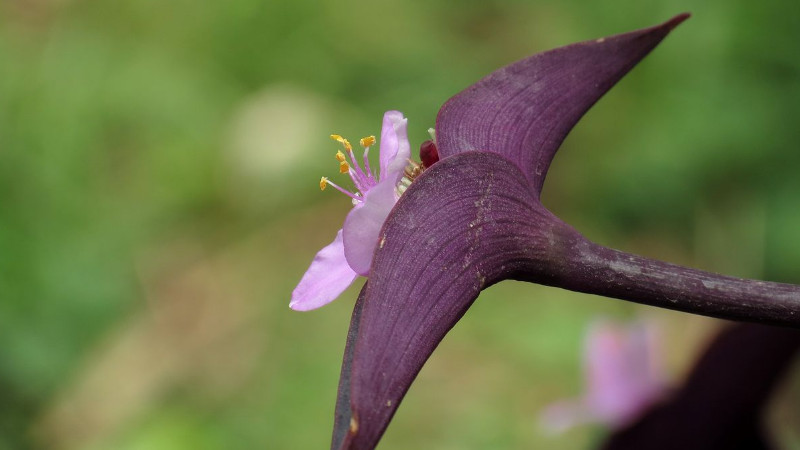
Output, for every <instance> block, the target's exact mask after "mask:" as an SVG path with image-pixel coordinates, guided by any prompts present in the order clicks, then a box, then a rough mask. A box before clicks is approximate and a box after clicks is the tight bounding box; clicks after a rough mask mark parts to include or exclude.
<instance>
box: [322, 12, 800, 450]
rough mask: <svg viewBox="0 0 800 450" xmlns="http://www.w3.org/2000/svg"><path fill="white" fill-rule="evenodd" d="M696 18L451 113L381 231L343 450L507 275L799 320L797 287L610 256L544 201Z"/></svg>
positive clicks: (481, 89)
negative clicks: (584, 137)
mask: <svg viewBox="0 0 800 450" xmlns="http://www.w3.org/2000/svg"><path fill="white" fill-rule="evenodd" d="M686 17H687V16H686V15H681V16H677V17H675V18H674V19H672V20H670V21H669V22H666V23H665V24H663V25H661V26H658V27H654V28H649V29H646V30H642V31H638V32H633V33H628V34H624V35H620V36H616V37H611V38H606V39H605V40H597V41H593V42H590V43H584V44H576V45H572V46H568V47H565V48H563V49H558V50H553V51H551V52H548V53H544V54H542V55H539V56H534V57H531V58H528V59H526V60H523V61H522V62H520V63H517V64H516V65H512V66H510V67H508V68H505V69H501V70H500V71H498V72H495V73H494V74H492V75H490V76H489V77H487V78H486V79H484V80H482V81H481V82H479V83H478V85H476V86H473V87H470V88H468V89H467V90H466V91H464V92H463V93H462V94H459V95H458V96H456V97H455V98H454V99H452V100H450V101H449V102H448V103H447V104H446V105H445V106H444V107H443V108H442V111H441V112H440V114H439V119H438V123H437V127H438V130H437V140H438V142H437V144H438V147H439V153H440V155H441V156H442V159H441V160H440V161H439V162H437V163H436V164H434V165H433V166H431V167H430V168H429V169H427V170H426V171H425V172H423V174H422V175H421V176H420V177H419V178H417V180H416V181H414V182H413V184H412V185H411V187H409V188H408V190H407V191H406V192H405V194H403V196H402V197H401V198H400V200H399V201H398V202H397V204H396V205H395V206H394V208H393V209H392V211H391V212H390V213H389V216H388V217H387V219H386V221H385V222H384V224H383V227H382V228H381V230H380V232H379V233H378V244H377V247H376V248H375V252H374V256H373V259H372V265H371V267H370V273H369V282H368V283H367V284H366V285H365V287H364V289H363V290H362V292H361V295H360V296H359V300H358V303H357V304H356V309H355V311H354V313H353V320H352V322H351V328H350V332H349V334H348V342H347V348H346V350H345V357H344V362H343V366H342V375H341V380H340V385H339V397H338V401H337V406H336V422H335V425H334V434H333V443H332V445H333V448H334V449H340V448H345V449H371V448H373V447H374V446H375V445H377V443H378V441H379V439H380V437H381V435H382V434H383V432H384V431H385V429H386V427H387V426H388V424H389V421H390V420H391V417H392V416H393V415H394V412H395V411H396V409H397V407H398V405H399V403H400V401H401V400H402V398H403V396H404V395H405V393H406V391H407V390H408V388H409V386H410V385H411V383H412V381H413V380H414V378H415V377H416V375H417V373H418V372H419V371H420V369H421V368H422V365H423V364H424V363H425V361H426V360H427V359H428V357H429V356H430V355H431V353H432V352H433V351H434V349H435V348H436V346H437V345H438V344H439V342H440V341H441V340H442V338H443V337H444V336H445V334H446V333H447V332H448V331H449V330H450V329H451V328H452V327H453V326H454V325H455V324H456V322H458V320H459V319H460V318H461V317H462V316H463V315H464V313H465V312H466V311H467V309H468V308H469V307H470V305H471V304H472V302H473V301H474V300H475V299H476V298H477V296H478V294H479V293H480V291H481V290H482V289H484V288H486V287H488V286H490V285H492V284H494V283H497V282H499V281H501V280H504V279H517V280H523V281H530V282H534V283H539V284H545V285H551V286H558V287H562V288H565V289H570V290H575V291H579V292H587V293H592V294H598V295H605V296H609V297H615V298H620V299H624V300H630V301H634V302H639V303H644V304H648V305H654V306H659V307H663V308H669V309H676V310H681V311H687V312H692V313H697V314H705V315H709V316H713V317H721V318H730V319H737V320H750V321H760V322H765V323H775V324H788V325H792V326H800V286H792V285H788V284H780V283H770V282H762V281H752V280H743V279H737V278H732V277H725V276H722V275H716V274H711V273H707V272H702V271H699V270H695V269H689V268H685V267H680V266H676V265H674V264H669V263H665V262H660V261H653V260H648V259H646V258H642V257H639V256H635V255H629V254H626V253H623V252H619V251H617V250H613V249H609V248H605V247H603V246H600V245H598V244H595V243H592V242H590V241H588V240H587V239H586V238H584V237H583V236H582V235H581V234H580V233H578V232H577V231H576V230H574V229H573V228H572V227H570V226H569V225H567V224H565V223H564V222H562V221H561V220H560V219H558V218H557V217H555V216H554V215H553V214H552V213H550V212H549V211H548V210H547V209H545V208H544V207H543V206H542V205H541V203H539V194H540V191H541V186H542V182H543V179H544V175H545V173H546V171H547V167H548V166H549V164H550V161H551V159H552V157H553V154H554V152H555V151H556V149H557V147H558V145H559V144H560V142H561V140H562V139H563V138H564V136H565V135H566V134H567V132H568V131H569V129H570V128H571V127H572V125H573V124H574V123H575V121H577V120H578V118H579V117H580V116H581V115H582V114H583V113H584V112H585V111H586V109H587V108H589V107H590V106H591V105H592V104H593V103H594V102H595V101H596V100H597V98H599V97H600V96H601V95H602V94H603V93H604V92H605V91H606V90H608V89H609V88H610V87H611V86H612V85H613V84H614V83H615V82H616V81H617V80H618V79H619V78H620V77H621V76H622V75H624V73H625V72H627V71H628V70H629V69H630V68H631V67H632V66H633V65H634V64H635V63H636V62H637V61H639V60H640V59H641V58H642V57H643V56H644V55H645V54H647V52H648V51H649V50H650V49H652V48H653V46H655V45H656V44H657V43H658V42H659V41H660V40H661V39H662V38H663V37H664V35H666V34H667V33H668V32H669V31H670V30H671V29H672V28H673V27H675V26H676V25H677V24H678V23H680V22H681V21H683V20H684V19H685V18H686ZM573 66H574V67H573ZM554 74H555V75H554ZM476 149H477V150H483V151H471V150H476Z"/></svg>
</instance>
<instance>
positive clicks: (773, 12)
mask: <svg viewBox="0 0 800 450" xmlns="http://www.w3.org/2000/svg"><path fill="white" fill-rule="evenodd" d="M683 10H689V11H691V12H692V13H693V14H694V17H693V18H692V19H691V20H689V21H688V22H686V23H685V24H683V25H681V26H680V27H679V28H678V29H677V30H676V31H675V32H674V33H673V34H672V35H671V36H669V37H668V38H667V39H666V40H665V41H664V43H663V44H662V45H661V46H660V47H659V48H658V49H656V50H655V51H654V53H653V54H652V55H651V56H650V57H648V58H647V59H646V60H645V61H644V62H643V63H642V64H641V65H640V67H638V68H636V69H635V70H634V71H633V72H632V73H631V74H630V75H629V76H628V77H626V78H625V79H624V80H623V81H622V82H621V83H620V85H619V86H618V87H616V88H615V89H614V90H612V92H611V93H610V94H609V95H608V96H607V97H606V98H604V99H603V100H602V101H601V102H599V103H598V105H597V106H596V107H595V108H594V109H593V110H592V111H590V112H589V113H588V114H587V116H586V118H585V119H584V120H583V121H582V122H581V123H580V124H579V125H578V127H577V128H576V129H575V131H574V132H573V133H572V134H571V136H570V137H569V138H568V139H567V141H566V143H565V145H564V147H563V148H562V151H561V152H560V153H559V155H558V156H557V158H556V161H555V162H554V165H553V168H552V171H551V175H550V177H549V181H548V183H547V184H546V188H545V199H544V201H545V203H546V204H547V205H548V206H549V207H551V208H552V209H553V210H554V211H555V212H556V213H557V214H558V215H560V216H561V217H563V218H565V219H566V220H567V221H568V222H570V223H572V224H574V225H575V226H577V228H578V229H580V230H582V231H583V232H584V233H586V234H587V236H589V237H590V238H592V239H594V240H597V241H599V242H602V243H604V244H608V245H612V246H616V247H620V248H623V249H625V250H629V251H634V252H637V253H641V254H645V255H647V256H653V257H658V258H661V259H665V260H669V261H673V262H677V263H682V264H688V265H692V266H696V267H701V268H704V269H707V270H712V271H721V272H726V273H729V274H732V275H738V276H748V277H764V278H767V279H771V280H778V281H786V282H795V283H798V282H800V269H798V268H799V267H800V208H798V203H800V177H798V176H797V173H798V170H800V152H798V151H797V145H798V144H797V143H798V142H800V127H798V126H797V116H798V108H800V107H799V106H798V105H800V58H798V55H800V52H799V51H798V42H800V4H799V3H797V2H796V1H792V0H766V1H764V2H760V3H757V4H756V3H753V2H749V1H745V0H727V1H721V0H713V1H708V2H702V3H701V4H697V3H696V2H689V1H665V0H661V1H656V2H649V3H643V2H636V1H633V0H616V1H614V2H590V1H586V0H568V1H560V2H556V1H553V0H546V1H542V2H535V3H534V2H524V1H518V0H506V1H500V0H493V1H485V0H480V1H479V0H468V1H463V2H449V1H445V0H430V1H425V2H423V1H420V0H409V1H406V2H387V1H383V0H378V1H367V0H345V1H337V2H334V1H327V2H321V1H314V0H296V1H291V2H289V1H278V0H267V1H255V0H231V1H226V2H188V1H174V2H156V1H152V0H135V1H134V0H121V1H115V2H102V1H97V0H17V1H11V2H2V3H0V342H2V346H0V391H2V392H3V396H2V402H0V449H5V448H9V449H11V448H13V449H23V448H54V449H73V448H80V449H101V448H118V449H184V448H185V449H190V448H191V449H217V448H225V449H236V448H242V449H250V448H321V447H325V446H326V445H327V442H328V439H329V432H330V427H331V422H332V410H333V404H334V399H335V391H336V383H337V378H338V371H339V364H340V357H341V352H342V348H343V344H344V337H345V332H346V329H347V325H348V321H349V310H350V308H351V305H352V299H354V298H355V295H356V290H355V289H351V290H350V291H348V292H347V293H346V294H345V295H344V296H343V298H342V299H341V300H339V301H338V302H336V303H335V304H332V305H331V306H329V307H326V308H324V309H323V310H320V311H317V312H313V313H308V314H300V313H295V312H290V311H289V310H288V308H287V307H286V305H287V303H288V298H289V293H290V292H291V289H292V288H293V285H294V283H296V281H297V280H298V279H299V277H300V275H301V274H302V272H303V270H304V269H305V267H306V265H307V264H308V262H309V261H310V259H311V257H312V255H313V254H314V252H315V251H316V250H317V249H318V248H319V247H321V246H322V245H324V244H325V243H327V242H328V241H329V240H330V239H331V237H332V236H333V234H334V233H335V230H336V229H337V228H338V227H339V224H340V222H341V219H342V218H343V217H344V214H346V212H347V207H348V203H347V201H345V200H343V199H342V198H337V197H336V196H335V195H330V193H329V192H325V193H324V194H320V193H319V192H318V191H317V189H316V182H317V180H318V179H319V176H320V175H322V174H326V175H327V174H333V173H334V170H335V169H336V167H335V162H334V160H333V158H332V155H333V149H334V146H333V145H332V144H331V142H330V141H329V140H328V138H327V135H328V134H330V133H332V132H338V133H340V134H343V135H346V136H350V137H351V138H357V137H360V136H362V135H367V134H375V133H377V132H378V126H379V124H380V116H381V114H382V112H383V111H385V110H387V109H399V110H401V111H403V112H404V113H405V114H406V116H407V117H409V128H410V135H411V138H412V143H416V144H418V143H419V142H420V141H422V140H423V139H425V136H426V130H427V128H428V127H430V126H433V123H434V120H435V116H436V112H437V110H438V108H439V106H440V105H441V103H443V101H445V100H446V99H447V98H448V97H450V96H451V95H452V94H454V93H456V92H457V91H459V90H460V89H462V88H464V87H465V86H467V85H469V84H470V83H472V82H474V81H475V80H477V79H478V78H480V77H481V76H483V75H485V74H487V73H489V72H490V71H492V70H494V69H495V68H497V67H499V66H501V65H503V64H506V63H508V62H511V61H513V60H516V59H519V58H522V57H524V56H527V55H529V54H531V53H533V52H537V51H541V50H546V49H549V48H552V47H556V46H560V45H564V44H567V43H571V42H574V41H580V40H585V39H590V38H595V37H599V36H604V35H609V34H614V33H618V32H623V31H628V30H632V29H635V28H640V27H644V26H649V25H652V24H655V23H658V22H661V21H663V20H665V19H667V18H669V17H671V16H672V15H674V14H677V13H679V12H682V11H683ZM531 299H535V301H531ZM641 313H647V314H650V315H653V316H655V317H658V318H659V320H660V321H661V322H663V324H664V326H665V327H666V329H667V334H668V336H669V343H670V345H669V348H668V354H667V355H666V358H667V359H668V360H669V361H670V367H671V368H672V370H673V372H674V374H675V376H676V379H677V377H679V376H680V374H681V373H683V372H684V371H685V370H686V366H687V364H690V363H691V360H692V358H693V357H694V355H695V354H696V352H697V351H698V350H699V348H700V347H698V344H699V343H701V342H702V341H703V339H705V337H707V336H708V333H709V332H710V331H711V330H713V328H714V327H715V322H714V321H710V320H705V319H700V318H694V317H689V316H685V315H681V314H676V313H668V312H661V311H655V310H652V309H649V308H644V307H638V306H634V305H628V304H622V303H621V302H616V301H610V300H605V299H599V298H593V297H589V296H584V295H578V294H572V293H569V292H563V291H557V290H553V289H548V288H543V287H537V286H531V285H524V284H516V283H504V284H501V285H499V286H496V287H494V288H492V289H490V290H489V291H487V292H486V293H484V294H483V295H482V297H481V300H480V301H479V302H477V304H476V305H475V307H474V308H473V310H472V311H471V312H470V313H469V314H468V315H467V317H466V318H465V320H464V321H463V322H462V323H461V324H460V325H459V326H458V327H456V329H455V330H454V331H453V333H452V335H451V336H450V337H448V339H446V340H445V342H444V343H443V344H442V346H441V347H440V349H439V350H438V351H437V353H436V354H435V355H434V357H433V358H432V360H431V361H430V363H429V364H428V366H426V368H425V369H424V370H423V372H422V374H421V375H420V379H419V380H418V382H417V383H416V384H415V385H414V387H413V388H412V389H411V391H410V393H409V396H408V398H407V399H406V401H405V404H404V405H403V406H402V407H401V408H400V410H399V412H398V415H397V417H396V420H395V422H394V423H393V424H392V426H391V427H390V428H389V430H388V432H387V435H386V438H385V440H384V443H383V444H382V445H383V447H382V448H386V449H390V448H439V449H450V448H452V449H467V448H475V449H478V448H494V449H512V448H533V447H537V446H548V447H549V446H555V447H558V448H580V447H585V446H586V445H588V444H589V443H591V442H595V441H597V440H598V439H601V438H602V430H597V429H591V428H590V429H581V430H576V431H574V432H570V433H568V434H567V435H565V436H562V437H551V436H547V435H544V434H542V432H541V430H539V429H538V428H537V426H536V417H537V414H538V411H539V409H540V408H541V407H542V406H543V405H544V404H546V403H548V402H550V401H553V400H554V399H557V398H560V397H566V396H574V395H575V394H576V392H577V391H578V390H579V389H580V386H581V382H582V381H581V376H580V361H579V347H580V341H581V335H582V332H583V329H584V327H585V325H586V324H587V322H588V321H589V320H591V318H592V317H594V316H595V315H599V314H602V315H611V316H617V317H628V316H632V315H634V314H641ZM794 379H797V376H796V375H795V376H794ZM786 389H787V392H788V393H789V394H787V395H782V396H781V398H782V399H784V403H781V404H779V405H778V406H776V407H775V411H777V412H775V413H774V414H773V416H774V424H773V428H775V429H776V430H778V431H777V432H778V433H779V434H780V435H781V437H782V440H783V441H784V442H785V443H786V445H787V446H791V447H787V448H800V435H798V434H797V432H796V430H797V429H800V426H798V424H800V417H798V411H797V409H796V408H790V407H787V406H786V405H787V404H788V405H791V404H795V405H796V404H797V399H798V398H799V395H798V393H799V392H800V386H798V385H797V383H796V382H795V383H790V384H789V386H788V387H787V388H786ZM792 399H794V402H792ZM781 405H783V406H781ZM787 430H788V431H787ZM792 430H794V431H792Z"/></svg>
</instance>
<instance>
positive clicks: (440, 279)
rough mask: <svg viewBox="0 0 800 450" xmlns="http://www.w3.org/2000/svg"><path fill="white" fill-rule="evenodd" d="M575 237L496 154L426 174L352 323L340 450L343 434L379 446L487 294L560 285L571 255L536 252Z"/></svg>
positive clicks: (357, 443)
mask: <svg viewBox="0 0 800 450" xmlns="http://www.w3.org/2000/svg"><path fill="white" fill-rule="evenodd" d="M476 173H478V174H481V176H479V177H476V176H475V174H476ZM362 209H363V208H362ZM351 214H355V211H354V212H353V213H351ZM349 219H350V218H348V220H349ZM569 233H574V230H572V229H571V228H570V227H568V226H567V225H566V224H564V223H563V222H561V221H560V220H558V219H557V218H555V217H554V216H553V215H552V214H550V213H549V212H547V211H546V210H545V209H544V208H543V207H542V206H541V205H540V204H539V203H538V202H537V201H536V198H535V195H534V192H533V190H532V188H531V185H530V183H528V181H527V180H526V178H525V176H524V175H523V174H522V172H521V171H520V170H519V169H518V168H517V167H516V165H514V164H513V163H512V162H510V161H508V160H506V159H504V158H502V157H498V156H497V155H496V154H492V153H485V152H468V153H463V154H459V155H456V156H453V157H451V158H447V159H444V160H442V161H439V162H438V163H436V164H434V165H433V166H432V167H431V168H430V169H428V170H426V171H425V172H423V174H422V175H420V177H419V178H417V180H416V181H414V183H413V184H412V185H411V187H410V188H409V189H408V190H407V191H406V192H405V193H404V194H403V196H402V197H401V198H400V200H399V201H398V202H397V204H396V205H395V207H394V209H393V210H392V212H391V214H390V219H387V220H386V223H385V225H384V227H383V229H382V230H381V231H380V242H381V244H382V245H379V246H378V247H377V248H376V249H375V252H374V260H373V261H372V269H371V271H370V277H369V282H368V283H367V284H366V287H365V288H364V290H363V291H362V296H363V301H361V300H360V301H359V302H360V304H362V310H361V311H360V314H359V319H358V321H356V320H354V321H353V322H352V324H351V334H352V333H353V329H354V328H356V329H357V331H356V333H357V338H355V341H354V342H351V341H350V339H348V348H349V350H347V353H346V356H345V361H344V363H343V368H342V377H343V381H342V384H341V388H340V389H343V390H345V391H342V390H340V392H339V399H340V401H339V403H338V404H339V405H342V402H344V401H345V400H343V398H345V397H346V396H348V395H349V403H350V411H349V412H350V414H349V417H348V416H347V414H346V413H347V411H346V410H343V409H342V408H337V421H336V429H335V430H334V437H335V444H337V445H336V446H337V447H338V444H339V443H340V442H342V441H341V440H340V439H342V436H344V439H343V442H342V448H373V446H374V445H375V444H376V443H377V441H378V439H380V436H381V434H382V433H383V431H384V430H385V428H386V426H387V425H388V423H389V420H390V419H391V417H392V415H393V414H394V412H395V410H396V409H397V406H398V403H400V401H401V400H402V398H403V396H404V395H405V392H406V390H407V389H408V388H409V386H410V385H411V382H412V381H413V379H414V378H415V377H416V375H417V373H418V372H419V370H420V368H421V367H422V365H423V363H424V362H425V360H426V359H427V358H428V357H429V356H430V354H431V353H432V352H433V350H434V348H436V346H437V345H438V343H439V342H440V341H441V339H442V338H443V337H444V335H445V334H446V333H447V331H448V330H450V328H451V327H452V326H453V325H454V324H455V323H456V322H457V321H458V320H459V319H460V318H461V316H462V315H463V314H464V313H465V312H466V310H467V308H468V307H469V306H470V305H471V304H472V302H473V300H474V299H475V298H476V297H477V296H478V293H479V292H480V291H481V289H483V288H485V287H486V286H489V285H491V284H493V283H495V282H497V281H498V280H500V279H503V278H509V277H514V276H515V275H518V274H521V273H529V272H530V271H531V270H533V267H537V268H538V269H539V270H538V272H537V273H539V274H542V275H541V276H540V277H538V278H537V281H539V282H544V283H548V284H549V283H552V281H553V280H550V279H549V278H550V276H551V274H555V273H557V272H558V270H559V268H560V266H561V264H563V262H562V257H561V256H562V255H561V254H560V253H559V252H557V251H545V252H540V251H539V250H537V249H543V248H546V247H548V245H549V244H548V243H549V242H551V240H552V241H553V242H563V241H564V239H563V236H564V235H565V234H566V235H568V236H571V235H570V234H569ZM354 317H355V316H354ZM348 386H349V392H346V390H347V389H348ZM346 429H347V430H349V431H347V430H346Z"/></svg>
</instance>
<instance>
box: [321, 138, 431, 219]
mask: <svg viewBox="0 0 800 450" xmlns="http://www.w3.org/2000/svg"><path fill="white" fill-rule="evenodd" d="M331 139H333V140H334V141H337V142H339V143H340V144H342V147H343V148H344V151H345V152H346V153H343V152H342V150H338V151H337V152H336V160H337V161H338V162H339V173H343V174H344V173H346V174H348V175H349V176H350V179H351V180H352V181H353V185H354V186H355V187H356V191H355V192H351V191H349V190H347V189H345V188H343V187H341V186H339V185H338V184H336V183H334V182H332V181H331V180H329V179H328V177H321V178H320V180H319V188H320V190H322V191H324V190H325V188H326V187H327V186H328V185H330V186H332V187H333V188H334V189H336V190H338V191H339V192H341V193H343V194H344V195H346V196H348V197H350V198H351V199H353V204H354V205H356V204H358V203H361V202H363V201H364V196H365V195H366V194H367V192H369V190H370V189H372V188H373V187H375V186H376V185H377V184H378V182H379V181H380V178H379V176H378V174H376V173H373V172H372V169H371V168H370V165H369V149H370V147H372V146H373V145H375V136H367V137H364V138H361V139H360V140H359V144H361V147H363V148H364V155H363V158H362V159H363V162H364V165H363V167H362V165H361V164H359V162H358V160H357V159H356V155H355V153H354V152H353V146H352V145H351V144H350V141H348V140H347V139H345V138H343V137H342V136H340V135H338V134H332V135H331ZM348 157H349V159H348ZM422 171H423V167H422V166H421V165H419V164H417V163H416V162H414V161H412V160H408V166H406V168H405V170H404V172H403V177H402V178H401V179H400V181H398V183H397V186H396V187H395V193H396V194H397V197H400V195H402V194H403V192H405V191H406V189H408V187H409V186H411V183H412V182H413V181H414V179H415V178H416V177H417V176H419V174H420V173H422Z"/></svg>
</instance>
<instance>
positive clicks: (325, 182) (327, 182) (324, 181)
mask: <svg viewBox="0 0 800 450" xmlns="http://www.w3.org/2000/svg"><path fill="white" fill-rule="evenodd" d="M327 185H331V186H332V187H333V188H334V189H336V190H337V191H339V192H341V193H342V194H344V195H346V196H348V197H350V198H352V199H353V200H355V201H358V202H360V201H362V199H361V197H359V196H357V195H355V194H353V193H352V192H350V191H348V190H347V189H344V188H342V187H340V186H339V185H338V184H336V183H334V182H333V181H331V180H329V179H327V178H326V177H322V179H320V180H319V188H320V189H322V190H325V186H327Z"/></svg>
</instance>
